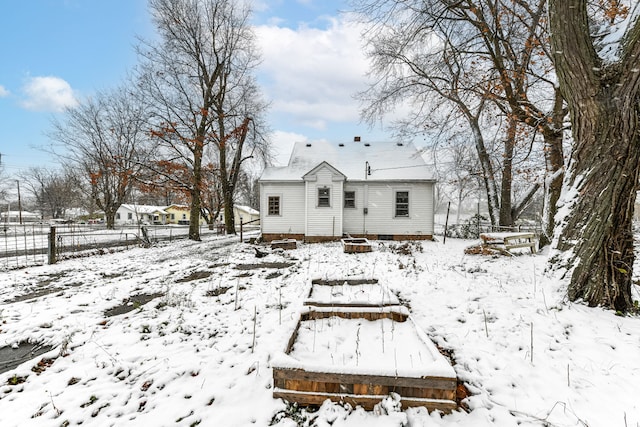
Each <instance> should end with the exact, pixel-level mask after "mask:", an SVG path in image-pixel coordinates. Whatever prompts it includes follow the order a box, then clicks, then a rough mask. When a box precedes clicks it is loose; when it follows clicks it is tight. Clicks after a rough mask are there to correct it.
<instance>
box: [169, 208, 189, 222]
mask: <svg viewBox="0 0 640 427" xmlns="http://www.w3.org/2000/svg"><path fill="white" fill-rule="evenodd" d="M164 210H165V212H167V224H180V225H188V224H189V220H190V218H191V208H190V207H189V206H187V205H170V206H167V207H166V208H164Z"/></svg>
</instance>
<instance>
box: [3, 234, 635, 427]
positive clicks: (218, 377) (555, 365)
mask: <svg viewBox="0 0 640 427" xmlns="http://www.w3.org/2000/svg"><path fill="white" fill-rule="evenodd" d="M471 243H472V242H470V241H465V240H457V239H447V241H446V245H445V244H442V242H422V243H411V247H412V248H413V251H412V253H411V254H403V253H401V251H398V250H395V249H396V248H397V247H398V245H400V243H394V242H376V241H374V242H372V245H373V251H372V252H370V253H363V254H345V253H343V252H342V250H341V247H340V243H339V242H333V243H324V244H302V243H300V242H299V244H298V248H297V249H295V250H291V251H282V250H274V251H271V252H270V253H269V255H267V256H266V257H265V258H261V259H257V258H256V257H255V252H254V250H253V248H252V247H251V246H249V245H247V244H242V243H232V244H230V245H226V246H221V242H219V241H217V240H215V239H214V238H213V237H209V236H205V237H204V238H203V241H202V242H191V241H177V242H173V243H171V244H169V243H166V244H159V245H156V246H154V247H151V248H148V249H144V248H135V249H131V250H129V251H123V252H118V253H113V254H107V255H102V256H94V257H87V258H80V259H73V260H68V261H64V262H61V263H59V264H56V265H53V266H39V267H30V268H24V269H17V270H10V271H4V272H0V283H2V286H1V287H0V300H2V301H3V303H2V305H1V306H0V344H1V345H2V346H12V345H15V344H17V343H19V342H22V341H24V340H29V341H31V342H40V343H43V344H51V345H54V346H56V348H55V349H54V350H52V351H50V352H49V353H47V354H45V355H44V356H45V357H55V360H54V361H53V363H52V364H51V366H48V367H45V368H44V370H42V372H41V373H39V374H37V373H35V372H33V371H32V370H31V369H32V367H33V366H34V365H36V363H37V362H38V361H39V360H40V359H41V358H42V356H41V357H38V358H36V359H34V360H31V361H26V362H24V363H23V364H21V365H20V366H19V367H17V368H15V369H13V370H10V371H7V372H4V373H1V374H0V425H2V426H21V427H22V426H61V425H70V426H74V425H80V424H81V425H89V426H162V425H178V426H191V425H198V424H197V423H199V425H201V426H248V425H256V426H268V425H270V424H271V423H272V422H273V425H277V426H278V427H290V426H295V425H297V423H296V421H294V419H298V420H301V421H300V423H301V424H304V423H307V425H316V426H329V425H332V426H348V427H362V426H366V427H376V426H385V427H387V426H400V425H406V426H412V427H415V426H446V427H451V426H470V425H472V426H495V425H499V426H517V425H519V426H544V425H553V426H579V425H589V426H605V425H607V426H608V425H620V426H624V425H628V426H637V425H638V423H640V400H639V399H638V398H637V384H638V383H640V361H639V358H638V356H639V355H640V319H639V318H638V317H637V316H627V317H621V316H616V315H615V314H614V313H612V312H611V311H606V310H603V309H600V308H589V307H586V306H584V305H581V304H573V303H568V302H567V301H566V298H565V295H566V282H563V281H561V280H559V279H558V277H557V276H555V275H553V273H549V275H545V274H544V273H543V272H544V266H545V262H546V259H547V257H546V255H545V254H538V255H519V256H514V257H487V256H478V255H465V254H464V253H463V250H464V248H465V247H467V246H469V245H470V244H471ZM265 250H266V248H265ZM262 262H265V263H291V264H292V265H291V266H290V267H287V268H281V269H275V268H269V267H267V266H263V267H260V266H257V268H254V269H250V270H246V269H245V270H240V269H237V268H236V267H237V266H238V265H241V264H245V265H246V264H260V263H262ZM194 273H206V274H194ZM275 273H282V274H281V275H279V276H277V274H275ZM328 277H342V278H349V277H353V278H363V277H364V278H377V279H378V280H379V281H380V282H381V283H384V284H385V285H386V286H388V288H389V289H390V291H391V292H393V293H397V294H398V296H399V299H400V301H402V302H403V303H404V304H406V305H407V307H408V310H409V311H410V313H411V318H412V319H413V321H414V322H415V324H416V325H417V326H418V327H419V328H420V329H421V330H423V331H424V333H425V334H426V335H427V336H428V337H429V338H430V339H431V340H433V341H434V342H435V343H437V344H438V345H439V346H440V347H442V348H444V349H447V350H449V351H451V352H452V354H453V357H454V359H455V365H454V367H453V368H454V370H455V372H456V374H457V376H458V378H459V379H461V380H462V381H464V383H465V384H466V385H467V387H468V389H469V391H470V392H471V396H470V397H468V398H467V399H466V403H467V405H468V406H469V408H470V412H468V413H467V412H465V411H463V410H460V411H455V412H453V413H452V414H449V415H442V414H440V413H438V412H434V413H431V414H429V413H428V412H427V411H426V410H424V408H412V409H408V410H406V411H401V412H399V411H398V409H397V405H395V406H394V404H393V403H394V401H393V399H392V398H391V397H390V398H388V399H385V402H383V403H382V404H381V405H380V406H379V407H378V408H377V410H376V411H371V412H367V411H364V410H362V409H361V408H351V407H349V406H348V405H347V406H341V405H339V404H335V403H330V402H325V404H323V405H322V407H321V408H320V409H319V410H318V411H317V412H308V411H304V410H302V411H300V410H299V411H296V410H294V409H290V410H289V411H288V414H289V415H287V412H283V411H285V409H286V405H285V403H284V402H282V401H281V400H279V399H273V397H272V393H273V381H272V369H271V366H272V363H273V361H274V358H276V357H277V355H279V354H282V352H283V350H284V349H285V348H286V345H287V341H288V339H289V337H290V334H291V331H292V330H293V329H294V328H295V325H296V323H297V322H298V320H299V318H300V313H301V311H302V310H304V309H305V308H304V301H305V300H306V298H307V297H308V295H309V290H310V286H311V280H312V279H316V278H323V279H325V278H328ZM190 278H192V279H190ZM48 288H51V289H53V292H52V293H49V294H44V295H43V294H40V296H33V297H32V298H31V299H26V300H18V299H16V297H19V296H24V295H25V294H29V293H30V292H35V291H37V290H42V289H48ZM156 292H159V293H162V294H163V296H160V297H158V298H156V299H154V300H152V301H150V302H149V303H147V304H145V305H142V306H139V307H136V306H135V304H134V308H135V309H134V310H132V311H130V312H128V313H125V314H121V315H117V316H113V317H106V316H105V314H104V313H105V310H108V309H111V308H113V307H115V306H118V305H120V304H121V303H122V301H123V300H124V299H126V298H130V297H131V296H132V295H138V294H142V293H145V294H151V293H156ZM633 292H634V298H635V299H638V298H639V295H638V288H637V286H636V285H634V289H633ZM34 295H35V294H34ZM254 313H255V316H254ZM254 326H255V337H254V333H253V331H254ZM351 329H353V328H351ZM385 332H387V328H386V326H385ZM396 332H398V331H397V330H396ZM254 339H255V346H254ZM396 339H397V340H398V341H400V337H399V336H396ZM402 339H403V340H404V338H402ZM345 340H346V339H345ZM388 342H390V341H388ZM331 344H332V343H331V342H330V341H329V345H331ZM369 344H370V343H368V344H367V345H369ZM399 344H400V343H399ZM405 344H406V346H407V348H412V347H413V346H414V345H417V344H416V343H415V342H413V341H411V340H410V339H409V338H407V341H406V342H405ZM316 345H318V343H316ZM372 345H375V346H377V345H380V346H381V343H378V344H372ZM390 348H391V347H389V349H390ZM59 355H60V356H59ZM310 357H312V356H310ZM388 363H389V361H388V360H387V361H385V362H384V365H382V364H381V365H380V366H379V367H378V366H375V368H380V369H387V370H388V369H393V367H389V366H385V365H386V364H388ZM1 366H2V365H1V363H0V367H1ZM22 377H26V379H25V380H24V382H21V383H20V382H19V381H17V380H21V379H22ZM15 382H19V383H18V384H15V385H10V384H12V383H15ZM394 408H395V409H394ZM291 414H293V415H291ZM305 420H306V421H305ZM67 422H68V423H67Z"/></svg>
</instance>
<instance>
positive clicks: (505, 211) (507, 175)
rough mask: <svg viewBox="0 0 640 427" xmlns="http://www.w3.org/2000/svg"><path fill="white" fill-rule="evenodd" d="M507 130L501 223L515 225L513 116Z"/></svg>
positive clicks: (514, 130)
mask: <svg viewBox="0 0 640 427" xmlns="http://www.w3.org/2000/svg"><path fill="white" fill-rule="evenodd" d="M507 120H508V121H509V123H508V124H507V131H506V135H505V139H504V148H503V152H502V156H503V157H502V180H501V186H500V223H499V225H501V226H504V227H511V226H512V225H513V220H514V218H513V216H512V213H513V212H512V209H511V202H512V200H511V195H512V194H511V184H512V182H513V149H514V146H515V143H516V127H517V123H516V121H515V119H514V118H513V117H509V118H508V119H507Z"/></svg>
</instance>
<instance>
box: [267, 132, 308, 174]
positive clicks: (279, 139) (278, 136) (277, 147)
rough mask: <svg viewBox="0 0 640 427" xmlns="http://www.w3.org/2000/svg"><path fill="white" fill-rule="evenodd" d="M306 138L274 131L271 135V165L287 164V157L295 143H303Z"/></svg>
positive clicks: (296, 134)
mask: <svg viewBox="0 0 640 427" xmlns="http://www.w3.org/2000/svg"><path fill="white" fill-rule="evenodd" d="M305 141H307V137H306V136H304V135H301V134H299V133H294V132H285V131H279V130H277V131H274V132H273V133H272V134H271V144H272V154H273V157H274V159H273V163H274V165H276V166H285V165H286V164H287V163H289V156H290V155H291V150H293V144H295V143H296V142H305Z"/></svg>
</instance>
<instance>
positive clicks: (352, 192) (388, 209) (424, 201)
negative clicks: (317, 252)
mask: <svg viewBox="0 0 640 427" xmlns="http://www.w3.org/2000/svg"><path fill="white" fill-rule="evenodd" d="M357 139H358V138H356V140H357ZM259 182H260V206H261V209H260V224H261V230H262V237H263V239H264V240H266V241H271V240H274V239H282V238H294V239H299V240H305V241H323V240H333V239H338V238H340V237H342V236H343V235H347V234H348V235H350V236H352V237H367V238H372V239H381V240H383V239H384V240H387V239H388V240H404V239H431V238H432V237H433V222H434V184H435V174H434V171H433V168H432V167H429V166H427V164H426V163H425V161H424V159H423V158H422V156H421V154H420V153H419V152H418V150H416V148H415V147H414V146H413V144H411V143H409V144H406V143H404V144H402V143H397V144H396V143H376V144H374V143H363V142H359V141H358V142H351V143H345V144H331V143H327V142H313V143H296V144H295V145H294V148H293V152H292V154H291V157H290V159H289V164H288V165H287V166H284V167H272V168H267V169H265V171H264V172H263V174H262V176H261V177H260V180H259Z"/></svg>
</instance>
